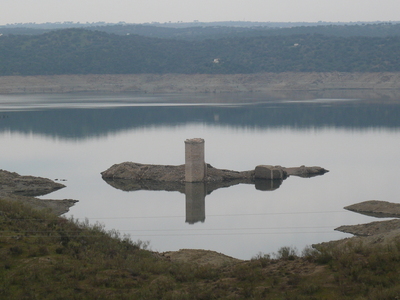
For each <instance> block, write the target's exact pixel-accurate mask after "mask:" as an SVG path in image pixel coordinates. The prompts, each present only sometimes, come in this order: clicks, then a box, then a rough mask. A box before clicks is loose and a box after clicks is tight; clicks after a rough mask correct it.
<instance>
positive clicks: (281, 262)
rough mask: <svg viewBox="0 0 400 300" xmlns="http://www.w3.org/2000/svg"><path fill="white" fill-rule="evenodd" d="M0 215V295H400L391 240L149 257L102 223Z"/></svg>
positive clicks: (139, 244)
mask: <svg viewBox="0 0 400 300" xmlns="http://www.w3.org/2000/svg"><path fill="white" fill-rule="evenodd" d="M0 211H1V213H0V231H1V235H0V255H1V257H2V260H1V263H0V298H2V299H395V297H396V296H397V295H398V294H399V292H400V284H399V282H398V278H399V276H400V274H399V273H400V271H399V270H400V243H399V242H396V241H395V240H394V241H393V243H385V244H376V243H375V244H373V245H364V244H363V243H361V242H354V241H353V240H352V239H349V240H348V242H346V243H342V244H327V245H319V247H317V249H314V248H306V249H304V250H303V252H302V254H301V255H300V254H298V251H297V249H294V248H291V247H282V248H281V249H279V250H278V251H277V253H275V254H263V253H261V252H260V253H259V254H257V255H255V256H254V257H253V258H252V259H251V260H249V261H239V260H235V259H233V258H229V257H227V256H224V255H222V254H218V253H216V252H213V251H205V250H188V249H187V250H182V251H180V252H177V253H174V252H168V253H164V254H160V253H155V252H152V251H150V250H147V249H146V248H147V247H148V243H147V242H143V241H136V242H134V241H132V240H131V238H130V237H128V236H123V235H120V233H119V232H117V231H115V230H111V231H106V230H105V229H104V226H102V225H101V224H98V223H96V224H89V223H88V222H87V221H84V222H79V221H77V220H74V219H72V218H70V219H66V218H63V217H57V216H55V215H53V214H51V213H49V212H46V211H44V210H42V211H37V210H35V209H33V208H31V207H29V206H25V205H23V204H21V203H18V202H10V201H7V200H0ZM183 253H186V256H185V259H178V258H179V257H181V258H182V254H183ZM218 257H219V258H220V262H222V263H215V262H216V261H217V258H218ZM210 258H213V259H210ZM208 262H209V263H208Z"/></svg>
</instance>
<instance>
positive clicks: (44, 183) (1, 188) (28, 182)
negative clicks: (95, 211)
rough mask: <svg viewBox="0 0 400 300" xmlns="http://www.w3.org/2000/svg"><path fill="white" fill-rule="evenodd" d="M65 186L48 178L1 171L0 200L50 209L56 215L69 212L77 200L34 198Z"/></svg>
mask: <svg viewBox="0 0 400 300" xmlns="http://www.w3.org/2000/svg"><path fill="white" fill-rule="evenodd" d="M64 187H65V185H63V184H61V183H57V182H54V181H52V180H50V179H47V178H42V177H34V176H21V175H19V174H17V173H14V172H8V171H5V170H0V199H6V200H9V201H20V202H22V203H24V204H28V205H31V206H32V207H34V208H36V209H48V210H50V211H51V212H53V213H54V214H56V215H62V214H64V213H66V212H68V211H69V208H70V207H71V206H73V205H74V204H75V203H76V202H78V201H77V200H72V199H63V200H42V199H38V198H35V197H34V196H41V195H45V194H48V193H51V192H54V191H56V190H59V189H61V188H64Z"/></svg>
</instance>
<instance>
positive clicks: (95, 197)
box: [0, 94, 400, 259]
mask: <svg viewBox="0 0 400 300" xmlns="http://www.w3.org/2000/svg"><path fill="white" fill-rule="evenodd" d="M399 99H400V97H399ZM189 138H203V139H204V140H205V160H206V162H207V163H209V164H211V165H212V166H214V167H217V168H222V169H230V170H237V171H245V170H251V169H254V168H255V166H257V165H261V164H268V165H281V166H284V167H298V166H300V165H306V166H321V167H324V168H326V169H328V170H329V171H330V172H329V173H326V174H324V175H323V176H317V177H312V178H301V177H294V176H291V177H289V178H287V179H286V180H284V181H283V182H282V184H281V185H280V186H278V187H274V188H271V189H266V190H260V189H256V187H255V186H254V185H251V184H238V185H234V186H231V187H228V188H219V189H217V190H214V191H213V192H211V193H210V194H208V195H206V196H205V197H204V198H203V199H200V200H193V201H192V200H190V199H189V200H188V199H187V197H186V196H185V194H183V193H180V192H177V191H170V192H168V191H162V190H161V191H160V190H159V191H151V190H138V191H123V190H120V189H116V188H114V187H112V186H111V185H109V184H108V183H107V182H105V181H104V180H103V179H102V178H101V174H100V172H102V171H104V170H106V169H108V168H109V167H110V166H112V165H113V164H116V163H121V162H124V161H132V162H138V163H146V164H165V165H179V164H183V163H184V159H185V153H184V141H185V140H186V139H189ZM0 142H1V156H0V168H1V169H5V170H8V171H13V172H17V173H19V174H21V175H34V176H41V177H47V178H50V179H53V180H54V179H58V180H61V179H62V180H65V181H63V182H62V183H64V184H65V185H66V187H65V188H64V189H61V190H59V191H57V192H54V193H51V194H48V195H45V196H42V197H41V198H42V199H76V200H79V202H78V203H76V204H75V206H73V207H71V209H70V211H69V212H68V213H67V214H65V216H66V217H71V216H73V217H74V218H77V219H80V220H85V219H88V220H89V222H90V223H92V224H94V223H96V222H100V223H101V224H104V226H105V227H106V228H107V229H117V230H118V231H120V232H121V234H128V235H130V237H131V238H132V239H133V240H138V239H140V240H143V241H150V247H151V249H152V250H154V251H160V252H163V251H170V250H179V249H183V248H192V249H207V250H214V251H217V252H222V253H224V254H227V255H230V256H233V257H236V258H241V259H250V258H251V257H252V256H254V255H256V254H257V253H259V252H263V253H272V252H276V251H277V250H278V249H279V248H280V247H282V246H293V247H296V248H297V249H298V250H299V251H300V252H301V250H302V249H303V248H304V247H305V246H307V245H311V244H314V243H320V242H324V241H329V240H335V239H340V238H344V237H350V235H348V234H344V233H340V232H337V231H335V230H334V229H335V228H336V227H339V226H341V225H352V224H360V223H368V222H373V221H376V220H377V219H375V218H372V217H368V216H364V215H360V214H356V213H353V212H349V211H346V210H344V209H343V207H345V206H347V205H351V204H354V203H358V202H362V201H366V200H384V201H390V202H396V203H399V202H400V198H399V195H400V184H399V180H398V178H399V177H398V174H397V172H398V170H400V159H399V150H400V101H397V100H396V99H395V100H390V99H369V98H367V97H366V98H351V97H349V98H340V99H332V98H304V97H303V98H279V99H277V98H271V97H267V96H265V95H261V94H235V95H230V94H223V95H222V94H220V95H218V94H212V95H156V96H154V95H151V96H149V95H138V94H114V95H110V94H108V95H107V94H59V95H56V94H53V95H51V94H47V95H11V96H10V95H1V96H0Z"/></svg>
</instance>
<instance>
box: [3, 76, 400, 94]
mask: <svg viewBox="0 0 400 300" xmlns="http://www.w3.org/2000/svg"><path fill="white" fill-rule="evenodd" d="M341 90H346V91H357V93H359V92H361V91H369V92H375V93H376V94H377V96H379V95H381V94H382V93H383V94H384V95H385V96H386V94H389V96H390V93H391V91H396V92H397V90H400V73H389V72H383V73H379V72H377V73H343V72H333V73H292V72H283V73H258V74H227V75H220V74H212V75H211V74H191V75H187V74H124V75H115V74H113V75H54V76H0V94H18V93H68V92H137V93H150V94H153V93H233V92H261V93H272V94H273V92H274V91H286V92H290V91H308V92H309V91H335V93H338V92H340V91H341Z"/></svg>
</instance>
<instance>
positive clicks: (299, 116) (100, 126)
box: [0, 101, 400, 138]
mask: <svg viewBox="0 0 400 300" xmlns="http://www.w3.org/2000/svg"><path fill="white" fill-rule="evenodd" d="M399 116H400V105H397V104H384V105H382V104H377V103H369V104H363V103H362V102H359V101H350V102H342V103H340V102H339V103H338V102H327V103H317V104H316V103H312V104H311V103H265V104H253V105H244V106H147V107H145V106H136V107H122V108H110V109H52V110H45V111H18V112H0V132H1V131H8V130H10V131H18V132H23V133H36V134H44V135H49V136H57V137H61V138H87V137H91V136H101V135H106V134H109V133H113V132H118V131H121V130H127V129H134V128H140V127H148V126H176V125H182V124H186V123H193V122H195V123H198V122H201V123H204V124H208V125H220V126H233V127H239V128H240V127H242V128H278V127H289V128H311V127H313V128H319V127H340V128H345V129H365V128H393V129H398V128H399V127H400V118H399Z"/></svg>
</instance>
